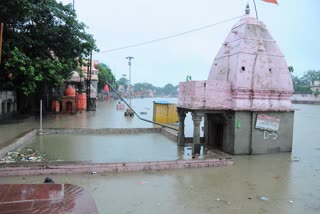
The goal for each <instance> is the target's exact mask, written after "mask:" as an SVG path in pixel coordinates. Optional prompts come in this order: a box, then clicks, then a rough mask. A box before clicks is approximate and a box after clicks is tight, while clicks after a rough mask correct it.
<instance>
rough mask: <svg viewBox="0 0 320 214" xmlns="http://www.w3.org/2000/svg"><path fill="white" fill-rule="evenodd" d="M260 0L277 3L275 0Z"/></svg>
mask: <svg viewBox="0 0 320 214" xmlns="http://www.w3.org/2000/svg"><path fill="white" fill-rule="evenodd" d="M262 1H265V2H269V3H273V4H278V2H277V0H262Z"/></svg>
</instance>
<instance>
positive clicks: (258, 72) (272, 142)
mask: <svg viewBox="0 0 320 214" xmlns="http://www.w3.org/2000/svg"><path fill="white" fill-rule="evenodd" d="M292 94H293V84H292V79H291V75H290V72H289V70H288V66H287V63H286V60H285V57H284V55H283V54H282V52H281V50H280V48H279V47H278V45H277V43H276V41H275V40H274V39H273V38H272V36H271V34H270V33H269V31H268V29H267V28H266V26H265V24H264V23H263V22H262V21H260V20H257V19H256V18H253V17H251V16H250V15H249V10H248V8H247V10H246V15H245V16H243V17H242V18H241V19H240V20H239V21H238V23H236V24H235V25H234V27H233V28H232V30H231V32H230V33H229V35H228V37H227V38H226V40H225V42H224V43H223V45H222V47H221V49H220V51H219V52H218V54H217V56H216V58H215V59H214V62H213V64H212V67H211V70H210V73H209V77H208V80H204V81H188V82H181V83H180V84H179V100H178V109H177V111H178V115H179V136H178V141H179V144H180V145H183V144H184V143H185V137H184V119H185V117H186V113H187V112H191V113H192V120H193V123H194V133H193V142H194V144H193V145H194V147H193V153H194V154H195V153H198V151H197V149H198V148H200V147H199V146H198V145H199V143H200V123H201V121H202V118H204V127H203V129H204V137H205V143H206V144H208V145H212V146H214V147H217V148H220V149H221V150H222V151H224V152H227V153H230V154H261V153H271V152H287V151H291V149H292V136H293V118H294V110H293V109H292V106H291V100H290V97H291V95H292Z"/></svg>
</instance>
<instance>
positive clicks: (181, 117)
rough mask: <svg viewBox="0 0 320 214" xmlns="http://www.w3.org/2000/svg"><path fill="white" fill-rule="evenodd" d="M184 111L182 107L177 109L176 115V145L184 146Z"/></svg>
mask: <svg viewBox="0 0 320 214" xmlns="http://www.w3.org/2000/svg"><path fill="white" fill-rule="evenodd" d="M186 113H187V112H186V111H185V110H184V109H180V108H179V109H178V117H179V134H178V145H179V146H184V144H185V142H186V139H185V135H184V120H185V118H186Z"/></svg>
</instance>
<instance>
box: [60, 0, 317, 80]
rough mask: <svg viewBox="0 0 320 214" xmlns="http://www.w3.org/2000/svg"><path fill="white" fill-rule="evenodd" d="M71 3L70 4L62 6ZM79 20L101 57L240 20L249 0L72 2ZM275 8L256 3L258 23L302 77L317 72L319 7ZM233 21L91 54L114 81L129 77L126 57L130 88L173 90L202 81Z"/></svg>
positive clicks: (287, 4)
mask: <svg viewBox="0 0 320 214" xmlns="http://www.w3.org/2000/svg"><path fill="white" fill-rule="evenodd" d="M61 1H62V2H63V3H66V4H67V3H72V2H73V1H72V0H61ZM74 1H75V10H76V13H77V15H78V19H79V20H80V21H82V22H84V23H85V24H86V25H87V26H88V27H89V28H88V29H87V32H89V33H91V34H93V36H94V38H95V40H96V41H97V46H98V48H99V49H100V51H105V50H110V49H114V48H119V47H123V46H127V45H132V44H136V43H141V42H146V41H149V40H154V39H157V38H161V37H166V36H170V35H173V34H177V33H181V32H185V31H188V30H192V29H195V28H199V27H203V26H206V25H210V24H214V23H217V22H220V21H223V20H227V19H231V18H234V17H238V16H241V15H243V14H244V9H245V6H246V4H247V2H249V4H250V7H251V16H255V12H254V6H253V1H252V0H161V1H159V0H158V1H157V0H90V1H88V0H74ZM278 2H279V6H278V5H275V4H270V3H265V2H263V1H261V0H256V4H257V9H258V15H259V19H260V20H262V21H263V22H264V23H265V24H266V26H267V28H268V29H269V31H270V32H271V35H272V36H273V38H274V39H275V40H276V41H277V43H278V45H279V47H280V49H281V50H282V52H283V53H284V55H285V57H286V60H287V63H288V65H292V66H293V67H294V69H295V71H294V73H295V74H296V75H298V76H301V75H302V74H303V73H304V72H305V71H307V70H308V69H316V70H320V55H319V51H320V39H318V38H320V25H319V21H320V12H319V11H320V1H319V0H278ZM237 21H238V19H236V20H232V21H230V22H227V23H223V24H220V25H216V26H213V27H211V28H207V29H204V30H201V31H197V32H194V33H190V34H185V35H183V36H179V37H175V38H172V39H168V40H164V41H161V42H157V43H152V44H147V45H143V46H139V47H134V48H129V49H124V50H119V51H114V52H107V53H99V54H94V56H93V57H94V59H97V60H99V61H100V62H103V63H105V64H107V65H108V66H109V67H110V68H111V69H112V71H113V73H114V74H115V76H116V78H117V79H119V78H120V77H122V75H123V74H127V75H128V73H129V71H128V70H129V69H128V64H127V60H126V59H125V57H126V56H133V57H134V60H133V61H132V83H138V82H149V83H152V84H153V85H155V86H164V85H165V84H167V83H171V84H174V85H177V84H178V83H179V82H181V81H185V80H186V76H187V75H191V77H192V80H205V79H207V78H208V74H209V70H210V67H211V64H212V62H213V59H214V57H215V56H216V54H217V52H218V50H219V49H220V47H221V45H222V43H223V42H224V40H225V38H226V37H227V35H228V34H229V31H230V30H231V28H232V26H233V25H234V24H235V23H236V22H237Z"/></svg>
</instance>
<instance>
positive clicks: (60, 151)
mask: <svg viewBox="0 0 320 214" xmlns="http://www.w3.org/2000/svg"><path fill="white" fill-rule="evenodd" d="M26 147H28V148H33V149H37V150H38V151H40V152H41V153H44V154H46V157H47V159H48V160H49V161H85V162H93V163H115V162H141V161H159V160H177V159H178V157H181V156H182V151H181V148H180V147H177V144H176V143H175V142H174V141H172V140H171V139H169V138H167V137H166V136H164V135H162V134H160V133H146V134H131V135H73V134H63V135H47V136H46V135H44V136H37V137H36V138H35V139H34V140H33V141H32V143H31V144H28V145H27V146H26ZM190 157H191V156H190Z"/></svg>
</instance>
